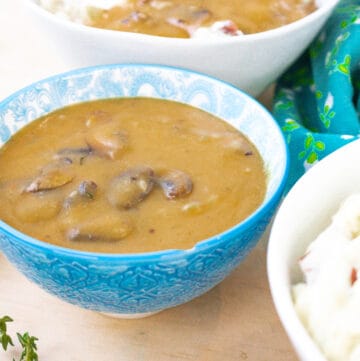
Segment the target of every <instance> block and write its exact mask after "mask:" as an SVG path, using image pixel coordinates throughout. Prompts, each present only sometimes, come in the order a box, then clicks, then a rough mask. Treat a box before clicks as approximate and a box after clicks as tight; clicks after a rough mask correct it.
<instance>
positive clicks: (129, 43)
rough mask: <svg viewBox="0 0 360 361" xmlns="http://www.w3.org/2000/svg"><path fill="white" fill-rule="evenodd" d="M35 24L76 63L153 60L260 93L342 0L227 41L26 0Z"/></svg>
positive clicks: (322, 1) (324, 1) (321, 1)
mask: <svg viewBox="0 0 360 361" xmlns="http://www.w3.org/2000/svg"><path fill="white" fill-rule="evenodd" d="M24 1H25V4H27V5H28V6H27V7H28V9H29V16H30V17H31V18H33V20H34V25H35V24H36V25H39V26H41V29H42V32H43V33H44V34H46V35H48V36H49V37H50V39H51V41H52V42H54V43H55V44H56V47H57V49H58V51H59V56H62V57H64V58H65V59H66V61H67V62H68V63H69V64H70V65H71V66H74V67H83V66H91V65H97V64H111V63H132V62H133V63H152V64H163V65H172V66H179V67H184V68H189V69H192V70H195V71H200V72H202V73H207V74H209V75H212V76H214V77H217V78H220V79H222V80H225V81H227V82H230V83H232V84H233V85H235V86H238V87H240V88H241V89H243V90H244V91H246V92H248V93H250V94H252V95H254V96H257V95H258V94H260V93H261V91H263V90H264V89H265V88H266V87H267V86H268V85H269V84H270V83H272V82H273V81H274V80H275V79H276V78H277V77H278V76H279V75H280V74H281V73H282V72H284V71H285V69H286V68H287V67H288V66H289V65H290V64H291V63H292V62H293V61H294V60H295V59H296V58H297V57H298V56H299V55H300V54H301V53H302V52H303V51H304V49H305V48H306V47H307V46H308V45H309V43H310V42H311V40H312V39H313V38H314V37H315V35H316V34H317V33H318V31H319V30H320V29H321V27H322V26H323V24H324V22H325V21H326V19H327V18H328V17H329V15H330V14H331V11H332V10H333V8H334V6H335V5H336V4H337V3H338V1H339V0H317V4H318V6H319V9H318V10H316V11H315V12H313V13H312V14H310V15H308V16H306V17H305V18H303V19H301V20H298V21H296V22H294V23H291V24H289V25H286V26H283V27H280V28H277V29H274V30H269V31H265V32H262V33H257V34H250V35H245V36H238V37H229V38H226V39H223V38H221V39H216V40H214V39H207V40H204V39H180V38H165V37H159V36H152V35H144V34H136V33H128V32H121V31H114V30H103V29H96V28H91V27H88V26H84V25H80V24H76V23H72V22H70V21H67V20H63V19H62V18H60V17H58V16H56V15H53V14H51V13H50V12H48V11H46V10H44V9H43V8H41V7H40V6H39V5H37V4H36V2H35V0H24Z"/></svg>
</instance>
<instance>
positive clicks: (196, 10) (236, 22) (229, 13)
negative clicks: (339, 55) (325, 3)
mask: <svg viewBox="0 0 360 361" xmlns="http://www.w3.org/2000/svg"><path fill="white" fill-rule="evenodd" d="M315 10H316V6H315V2H314V0H309V1H304V0H256V1H249V0H224V1H219V0H173V1H169V0H128V1H127V2H126V5H124V6H121V7H120V6H116V7H114V8H111V9H109V10H102V9H97V8H93V9H92V10H91V11H90V13H89V21H88V22H89V24H88V25H90V26H94V27H99V28H104V29H112V30H122V31H130V32H137V33H144V34H151V35H159V36H167V37H179V38H188V37H192V35H193V33H194V31H195V30H196V29H197V28H199V27H209V26H211V25H212V24H213V23H214V22H217V21H225V20H226V21H230V23H229V22H228V23H227V25H225V26H224V28H223V29H222V31H223V32H224V33H226V34H228V35H235V34H236V30H240V31H241V32H243V33H244V34H251V33H258V32H261V31H266V30H269V29H274V28H277V27H280V26H283V25H286V24H289V23H291V22H293V21H295V20H298V19H301V18H303V17H304V16H306V15H308V14H310V13H311V12H313V11H315Z"/></svg>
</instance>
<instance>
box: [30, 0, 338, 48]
mask: <svg viewBox="0 0 360 361" xmlns="http://www.w3.org/2000/svg"><path fill="white" fill-rule="evenodd" d="M339 1H340V0H323V5H320V6H319V7H318V8H317V9H316V10H315V11H314V12H312V13H310V14H309V15H306V16H305V17H303V18H301V19H298V20H296V21H293V22H292V23H289V24H286V25H283V26H280V27H278V28H275V29H270V30H266V31H262V32H259V33H254V34H245V35H241V36H229V37H226V38H225V37H224V38H223V37H221V38H220V39H211V40H209V41H204V39H196V38H186V39H184V38H170V37H165V36H157V35H149V34H141V33H133V32H126V31H119V30H111V29H102V28H95V27H91V26H87V25H84V24H80V23H76V22H73V21H71V20H67V19H63V18H61V17H59V16H57V15H55V14H53V13H52V12H50V11H48V10H46V9H44V8H43V7H42V6H41V5H39V4H37V3H36V2H35V0H25V4H26V5H27V6H29V7H30V8H32V10H33V11H35V12H37V13H38V14H39V15H40V16H43V17H45V18H48V19H50V21H54V22H55V23H57V24H60V25H63V26H67V27H69V28H72V29H74V30H80V31H82V32H83V31H86V32H90V34H92V33H93V34H103V35H110V36H118V37H121V36H125V37H129V38H130V39H134V40H135V39H148V40H152V41H156V42H159V43H163V44H164V45H171V44H172V45H176V46H184V47H187V46H191V44H196V45H197V46H198V45H203V46H212V45H213V44H223V43H236V42H248V41H255V40H258V39H260V40H262V39H269V38H271V37H274V36H283V35H284V34H285V33H287V32H289V31H295V30H297V29H298V28H301V27H306V26H307V24H309V23H311V22H312V21H316V20H317V19H318V18H321V17H322V16H323V13H326V12H328V11H330V10H332V9H333V8H334V7H335V6H336V5H337V4H338V3H339ZM189 41H190V42H191V43H189Z"/></svg>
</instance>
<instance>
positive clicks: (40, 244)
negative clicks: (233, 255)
mask: <svg viewBox="0 0 360 361" xmlns="http://www.w3.org/2000/svg"><path fill="white" fill-rule="evenodd" d="M126 67H136V68H144V67H145V68H149V67H151V68H158V69H170V70H171V69H173V70H176V71H181V72H184V73H188V74H195V75H197V76H199V77H202V78H204V79H207V80H210V81H212V82H213V83H215V84H216V83H218V84H222V85H225V86H227V87H230V88H232V89H234V90H235V91H237V92H238V93H240V94H241V96H242V97H244V98H247V99H249V100H250V101H252V102H254V103H256V104H257V106H258V107H260V108H262V110H263V112H264V113H265V114H267V115H268V116H269V117H270V118H271V119H272V120H273V122H274V126H275V128H277V130H278V133H279V139H281V144H277V145H276V146H281V147H282V148H283V149H284V155H285V157H284V160H285V163H284V167H283V173H282V177H281V181H280V183H279V185H278V187H277V189H276V190H275V191H274V193H273V194H272V195H271V196H270V197H269V198H268V199H266V200H264V202H263V203H262V204H261V205H260V207H258V208H257V209H256V210H255V211H254V212H253V213H251V214H250V215H249V216H248V217H246V218H245V219H244V220H242V221H241V222H240V223H237V224H235V225H234V226H233V227H231V228H229V229H227V230H226V231H224V232H221V233H218V234H216V235H214V236H212V237H209V238H206V239H204V240H201V241H199V242H197V243H195V245H194V246H193V247H192V248H188V249H166V250H161V251H154V252H142V253H96V252H87V251H79V250H76V249H72V248H65V247H61V246H57V245H54V244H51V243H47V242H44V241H40V240H38V239H36V238H33V237H30V236H28V235H26V234H25V233H22V232H20V231H18V230H16V229H15V228H13V227H11V226H9V225H8V224H6V223H5V222H3V221H2V220H0V232H3V233H4V234H6V235H8V236H10V237H13V238H14V237H15V238H16V239H17V241H19V242H20V243H25V244H30V245H31V246H33V247H36V248H45V249H47V250H48V251H50V252H57V253H61V254H64V255H69V256H73V255H74V254H75V255H76V257H78V258H83V259H85V258H86V259H89V258H95V259H99V258H101V259H103V260H106V259H112V260H113V259H121V260H124V261H127V262H131V261H133V262H138V261H140V260H141V261H147V260H152V259H162V260H163V259H167V260H168V259H177V258H180V257H182V256H184V255H187V254H191V253H194V252H198V251H203V250H206V249H208V248H211V247H213V246H214V245H217V244H221V243H223V242H226V240H227V238H228V237H232V235H233V233H237V232H239V231H240V232H241V231H242V230H245V229H247V228H249V227H251V226H252V225H253V224H254V223H255V222H256V221H257V219H258V218H261V217H262V216H263V215H264V214H266V213H268V212H271V209H272V208H275V206H276V203H277V201H278V200H279V199H280V197H281V195H282V193H283V190H284V187H285V184H286V181H287V176H288V173H289V150H288V147H287V145H286V142H285V138H284V136H283V134H282V131H281V129H280V126H279V125H278V124H277V122H276V120H275V119H274V117H273V116H272V115H271V113H270V112H269V111H268V110H267V109H266V108H265V107H264V106H263V105H262V104H261V103H259V102H258V101H257V100H256V99H254V98H253V97H252V96H250V95H249V94H247V93H245V92H244V91H242V90H241V89H239V88H236V87H235V86H233V85H231V84H229V83H227V82H225V81H222V80H220V79H217V78H215V77H213V76H209V75H207V74H203V73H201V72H197V71H193V70H189V69H184V68H181V67H174V66H168V65H159V64H146V63H144V64H139V63H137V64H134V63H120V64H106V65H96V66H90V67H85V68H80V69H75V70H70V71H67V72H63V73H59V74H56V75H53V76H50V77H47V78H44V79H42V80H39V81H36V82H33V83H31V84H30V85H28V86H26V87H23V88H21V89H20V90H18V91H16V92H14V93H12V94H11V95H10V96H8V97H7V98H5V99H4V100H2V101H0V109H2V108H4V107H6V106H7V104H8V103H10V102H11V101H12V100H13V99H14V98H16V97H18V96H19V95H20V94H22V93H23V92H26V91H27V90H29V89H31V88H33V87H34V86H35V85H39V84H43V83H46V82H49V81H53V80H55V79H61V78H63V77H71V76H74V75H77V74H87V73H92V72H93V71H96V70H101V69H104V70H106V69H114V68H126ZM119 98H120V97H119ZM79 103H80V102H79ZM51 112H52V111H51ZM51 112H50V113H51ZM34 120H35V119H34ZM15 133H16V132H15ZM9 139H10V138H9ZM6 143H7V142H5V143H4V144H6ZM0 148H1V147H0Z"/></svg>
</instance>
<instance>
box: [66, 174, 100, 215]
mask: <svg viewBox="0 0 360 361" xmlns="http://www.w3.org/2000/svg"><path fill="white" fill-rule="evenodd" d="M96 191H97V184H96V183H95V182H93V181H87V180H85V181H82V182H81V183H80V184H79V186H78V188H77V189H76V190H75V191H72V192H71V193H70V195H69V196H68V197H67V198H66V199H65V201H64V208H65V209H66V208H69V207H71V206H74V205H77V204H79V203H80V202H88V201H91V200H94V198H95V194H96Z"/></svg>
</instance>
